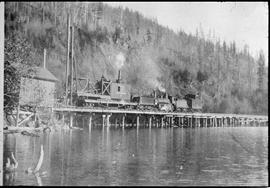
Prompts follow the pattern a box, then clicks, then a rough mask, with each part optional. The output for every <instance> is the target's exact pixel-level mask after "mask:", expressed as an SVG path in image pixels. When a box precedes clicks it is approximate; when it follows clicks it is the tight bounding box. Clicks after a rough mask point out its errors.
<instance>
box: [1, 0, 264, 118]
mask: <svg viewBox="0 0 270 188" xmlns="http://www.w3.org/2000/svg"><path fill="white" fill-rule="evenodd" d="M68 12H70V15H71V18H72V19H73V22H74V25H75V28H76V30H75V41H74V42H75V58H76V62H77V63H78V74H79V76H80V77H89V78H91V79H92V80H93V81H95V80H97V79H100V77H101V75H104V76H105V77H106V78H108V79H112V80H115V79H116V78H117V72H118V68H119V65H118V63H119V62H118V59H119V58H118V57H119V55H120V56H122V60H123V66H122V67H121V69H122V77H123V80H124V81H125V82H127V83H129V84H131V85H132V92H133V93H137V94H146V93H148V92H149V91H151V89H153V88H156V87H159V88H160V89H163V88H164V89H165V90H166V91H167V92H169V93H170V94H173V95H178V96H183V95H185V94H186V93H187V92H198V93H199V94H200V95H201V97H202V100H203V103H204V106H203V109H204V112H225V113H249V114H267V113H268V69H267V68H266V67H265V57H264V54H263V53H262V52H261V53H260V55H259V58H255V57H252V56H251V55H250V54H249V51H248V46H246V47H245V48H244V49H239V48H238V47H237V46H236V45H235V43H234V42H225V41H219V40H218V39H217V40H216V41H217V42H211V41H210V40H209V38H214V36H213V33H208V34H207V35H206V34H204V31H202V30H200V29H198V32H197V34H196V35H191V34H187V33H185V31H184V30H185V28H183V30H182V31H180V32H178V33H175V32H173V31H172V30H170V29H168V28H166V27H163V26H161V25H159V24H158V23H157V21H156V20H150V19H147V18H145V17H143V16H142V15H141V14H140V13H138V12H134V11H131V10H129V9H122V8H112V7H110V6H108V5H106V4H102V3H84V2H72V3H65V2H23V3H20V2H19V3H18V2H6V3H5V38H6V41H5V45H6V44H7V43H8V42H9V40H14V37H15V38H16V37H17V38H18V37H19V38H20V39H22V40H25V41H26V42H27V43H29V46H27V48H28V49H32V50H30V51H31V52H32V53H31V54H30V53H29V52H28V51H29V50H28V51H27V50H26V51H25V52H23V53H28V54H27V55H26V56H31V58H28V61H29V60H30V59H31V61H33V62H31V63H32V64H36V65H41V64H42V62H43V49H44V48H46V49H47V58H48V59H47V65H48V66H47V67H48V69H49V70H50V71H51V72H52V73H53V74H54V75H55V76H56V77H57V78H58V79H59V80H60V82H59V87H58V88H57V89H58V90H57V94H58V95H62V94H63V92H64V79H65V63H66V45H67V42H66V41H67V40H66V38H67V31H66V28H67V13H68ZM179 28H181V26H179ZM9 44H10V43H9ZM14 45H16V44H14ZM258 50H259V49H258ZM5 53H6V51H5ZM14 53H15V54H16V53H18V52H16V51H15V52H14ZM21 53H22V52H20V54H19V55H22V54H21ZM5 55H6V54H5ZM5 58H6V56H5ZM5 60H6V59H5ZM15 61H16V59H15ZM5 66H6V61H5Z"/></svg>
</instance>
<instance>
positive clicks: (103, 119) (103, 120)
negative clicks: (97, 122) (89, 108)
mask: <svg viewBox="0 0 270 188" xmlns="http://www.w3.org/2000/svg"><path fill="white" fill-rule="evenodd" d="M105 116H106V115H105V114H102V127H103V128H104V127H105Z"/></svg>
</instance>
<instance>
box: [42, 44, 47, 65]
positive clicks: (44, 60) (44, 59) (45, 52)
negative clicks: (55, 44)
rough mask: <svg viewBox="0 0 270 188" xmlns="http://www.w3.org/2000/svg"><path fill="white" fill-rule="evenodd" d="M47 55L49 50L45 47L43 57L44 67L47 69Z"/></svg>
mask: <svg viewBox="0 0 270 188" xmlns="http://www.w3.org/2000/svg"><path fill="white" fill-rule="evenodd" d="M46 55H47V51H46V48H44V58H43V68H44V69H46Z"/></svg>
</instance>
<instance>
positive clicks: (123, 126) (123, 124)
mask: <svg viewBox="0 0 270 188" xmlns="http://www.w3.org/2000/svg"><path fill="white" fill-rule="evenodd" d="M122 128H123V130H124V129H125V115H123V116H122Z"/></svg>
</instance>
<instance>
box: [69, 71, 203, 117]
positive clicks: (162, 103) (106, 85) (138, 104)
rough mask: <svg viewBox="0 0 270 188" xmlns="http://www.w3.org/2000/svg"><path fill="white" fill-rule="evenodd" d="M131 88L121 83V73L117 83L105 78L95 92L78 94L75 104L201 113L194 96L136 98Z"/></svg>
mask: <svg viewBox="0 0 270 188" xmlns="http://www.w3.org/2000/svg"><path fill="white" fill-rule="evenodd" d="M130 90H131V87H130V85H128V84H125V83H123V82H122V81H121V72H120V71H119V73H118V79H117V80H116V81H115V82H112V81H110V80H107V79H106V78H105V77H104V76H102V77H101V79H100V80H99V81H97V82H96V84H95V85H94V91H93V92H77V96H76V97H74V100H75V104H76V105H77V106H82V107H84V106H85V107H103V108H116V109H130V110H132V109H136V110H144V111H145V110H151V111H165V112H200V111H201V110H202V102H201V100H200V99H199V98H198V97H197V96H196V95H193V94H188V95H185V97H184V98H182V99H180V98H177V97H174V96H170V95H168V93H166V92H162V91H159V90H154V91H153V93H151V94H150V95H148V96H139V95H137V96H134V95H132V94H131V92H130Z"/></svg>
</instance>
